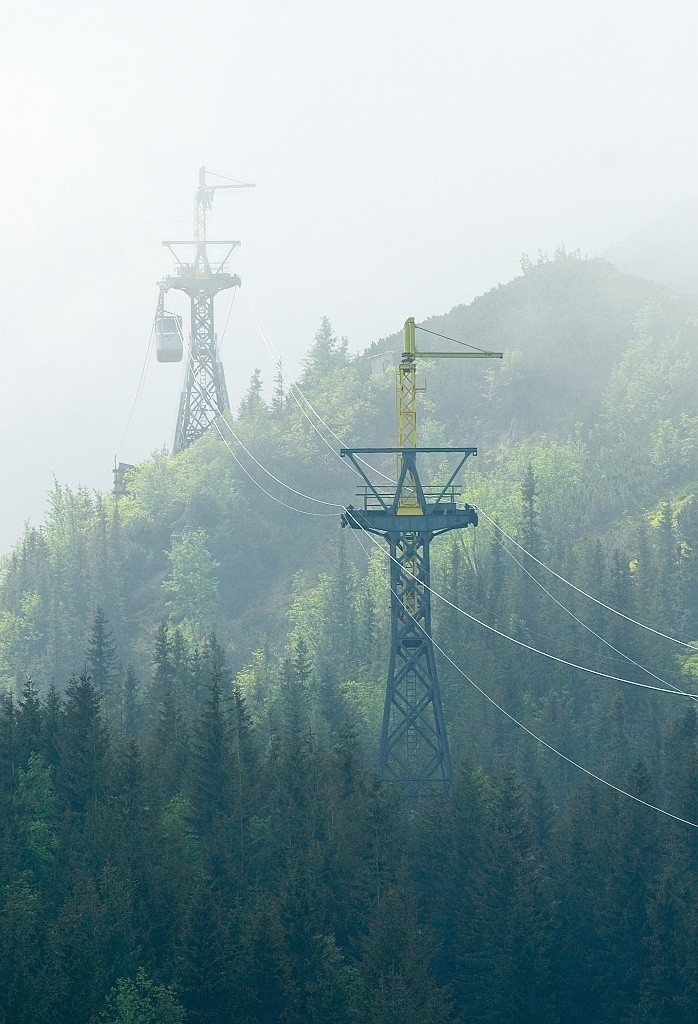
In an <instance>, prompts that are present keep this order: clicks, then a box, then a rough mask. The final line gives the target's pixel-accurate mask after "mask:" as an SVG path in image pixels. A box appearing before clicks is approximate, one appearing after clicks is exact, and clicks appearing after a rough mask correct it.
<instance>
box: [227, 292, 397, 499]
mask: <svg viewBox="0 0 698 1024" xmlns="http://www.w3.org/2000/svg"><path fill="white" fill-rule="evenodd" d="M240 288H241V291H242V293H243V295H244V296H245V300H246V302H247V304H248V306H249V307H250V312H251V313H252V316H253V318H254V321H255V324H256V325H257V330H258V331H259V333H260V336H261V338H262V341H263V342H264V344H265V346H266V349H267V352H268V353H269V355H270V356H271V358H272V360H273V362H274V365H275V366H276V367H277V369H278V371H279V373H280V374H281V378H282V380H283V381H284V383H285V384H286V386H287V387H288V388H289V390H290V393H291V394H292V395H293V398H294V400H295V402H296V405H297V406H298V408H299V409H300V410H301V412H302V413H303V415H304V416H305V418H306V419H307V421H308V423H310V425H311V427H312V428H313V430H314V431H315V432H316V434H317V435H318V437H319V438H320V440H321V441H322V442H323V443H324V444H326V445H327V447H328V448H329V449H330V451H331V452H332V454H333V455H335V456H336V455H337V451H336V450H335V448H334V447H333V446H332V445H331V444H330V442H329V441H328V440H327V438H326V437H325V436H324V435H323V434H322V432H321V431H320V430H319V429H318V427H317V425H316V424H315V423H313V421H312V420H311V419H310V417H309V416H308V413H307V412H306V409H305V407H304V406H303V405H301V403H300V401H299V400H298V397H297V395H300V397H301V398H302V399H303V402H304V403H305V404H306V405H307V407H308V408H309V409H310V410H311V412H312V413H313V414H314V415H315V416H316V417H317V418H318V420H319V421H320V423H322V425H323V427H324V428H325V430H327V431H328V433H330V434H331V435H332V437H333V438H334V439H335V441H337V443H338V444H339V446H340V448H343V447H344V446H345V445H344V442H343V441H342V439H341V437H339V436H338V435H337V434H336V433H335V432H334V430H333V429H332V427H331V426H330V425H329V424H328V423H327V422H326V421H325V420H324V419H323V418H322V416H321V415H320V413H319V412H318V411H317V409H316V408H315V406H314V405H313V403H312V402H311V401H310V399H309V398H308V397H307V396H306V395H305V394H304V393H303V391H302V390H301V388H300V385H299V384H297V383H296V382H295V381H292V380H289V379H288V378H287V377H285V376H284V373H283V368H282V365H281V357H280V355H279V352H278V349H277V348H276V346H275V345H274V343H273V342H272V340H271V338H270V337H269V335H268V333H267V331H266V329H265V327H264V325H263V324H262V321H261V320H260V318H259V317H258V316H257V313H256V311H255V309H254V307H253V305H252V301H251V299H250V297H249V295H248V294H247V291H246V289H245V288H244V287H243V286H242V285H241V286H240ZM359 462H361V463H362V464H363V465H364V466H366V468H367V469H370V470H371V471H372V472H373V473H376V474H377V475H378V476H381V477H383V479H384V480H387V481H388V482H389V483H392V484H394V483H395V481H394V480H393V478H392V477H390V476H386V474H385V473H382V472H381V471H380V470H379V469H377V468H376V467H375V466H371V465H370V464H369V463H368V462H366V461H365V460H364V459H359ZM342 463H343V464H344V465H345V466H346V465H348V463H347V462H346V461H345V460H344V459H342ZM349 468H350V469H351V472H352V473H354V475H355V476H359V477H360V474H359V473H357V472H356V470H355V469H353V468H352V467H351V465H349Z"/></svg>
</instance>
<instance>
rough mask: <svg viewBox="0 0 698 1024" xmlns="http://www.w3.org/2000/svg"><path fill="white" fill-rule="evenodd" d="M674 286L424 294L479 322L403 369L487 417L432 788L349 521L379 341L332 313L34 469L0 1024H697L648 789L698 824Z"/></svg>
mask: <svg viewBox="0 0 698 1024" xmlns="http://www.w3.org/2000/svg"><path fill="white" fill-rule="evenodd" d="M407 312H409V311H407ZM697 313H698V310H697V309H696V306H695V301H694V300H690V299H688V298H686V297H683V296H680V295H674V294H672V293H670V292H669V291H668V290H667V289H665V288H663V287H661V286H659V285H654V284H652V283H650V282H647V281H643V280H640V279H635V278H631V277H628V276H626V275H623V274H622V273H621V272H620V271H618V270H616V269H615V268H613V267H611V266H610V265H609V264H607V263H605V262H603V261H600V260H587V259H582V258H580V257H579V256H577V255H574V254H573V255H568V254H566V253H564V252H559V253H557V254H556V255H555V257H554V258H553V259H547V258H546V257H543V256H541V257H539V258H538V259H537V260H536V261H535V262H533V261H530V260H528V259H524V260H523V261H522V274H521V276H520V277H517V278H516V279H515V280H514V281H512V282H510V283H509V284H507V285H500V286H498V287H497V288H495V289H493V290H492V291H490V292H488V293H487V294H486V295H483V296H482V297H480V298H479V299H477V300H475V301H474V302H473V303H471V304H470V305H469V306H462V307H456V308H455V309H453V310H452V311H451V312H450V313H448V314H446V315H444V316H440V317H434V318H432V319H430V320H428V321H425V322H424V326H426V327H428V328H429V329H430V330H432V331H436V332H438V333H442V334H444V335H447V336H449V337H452V338H456V339H460V340H463V341H467V342H470V343H472V344H476V345H480V346H485V347H487V348H501V349H503V350H504V351H505V353H506V355H505V358H504V360H503V361H502V363H501V364H499V363H497V364H495V363H487V362H472V363H471V362H466V363H462V364H453V363H449V364H445V363H437V362H436V361H432V362H431V363H429V362H426V363H425V364H424V370H423V374H422V376H423V378H424V379H425V382H426V386H427V390H426V393H425V395H424V396H423V405H422V409H423V414H422V418H421V420H420V426H419V431H420V441H421V442H422V443H427V444H434V445H435V444H459V445H477V446H478V447H479V454H478V456H477V458H475V459H470V460H469V462H468V464H467V470H466V471H465V473H464V475H463V477H462V480H461V481H459V486H460V487H461V488H462V496H463V499H464V500H466V501H468V502H470V503H471V504H474V505H475V506H476V507H477V508H478V509H479V510H480V523H479V525H478V527H477V528H471V529H468V530H467V531H465V532H464V533H463V534H461V535H451V536H449V538H448V539H444V540H442V541H440V542H436V543H435V544H434V547H433V550H432V554H433V563H434V564H433V567H432V568H433V586H434V589H435V591H436V592H437V595H439V596H436V597H435V598H434V600H433V606H434V607H433V611H434V638H435V641H436V642H437V643H438V645H439V649H440V651H441V653H440V655H439V657H440V661H439V669H440V673H441V677H442V684H443V689H444V703H445V714H446V720H447V726H448V730H449V736H450V740H451V746H452V752H453V756H454V761H455V763H456V765H457V767H458V772H457V774H458V783H457V785H456V786H455V787H454V792H453V793H452V795H451V796H450V797H449V798H448V800H447V801H445V802H443V803H441V802H438V801H437V802H435V803H433V804H429V805H422V806H420V807H418V808H416V809H415V808H405V807H403V806H402V804H401V802H400V800H399V797H398V795H397V794H394V793H392V792H390V791H389V790H387V789H386V788H385V787H381V786H380V785H379V784H378V783H377V781H376V779H375V777H374V765H375V755H376V749H377V742H378V730H379V727H380V717H381V713H382V703H383V693H384V686H385V674H386V666H387V655H388V640H389V610H388V583H387V559H386V556H385V553H384V552H383V550H382V549H381V547H380V546H379V545H377V544H375V543H373V542H372V541H371V540H370V539H369V538H368V537H367V536H361V535H357V534H356V533H355V532H353V531H348V530H342V529H341V528H340V516H339V514H340V511H341V506H342V505H344V504H348V503H349V502H350V501H352V500H354V491H355V488H356V483H357V480H356V478H355V477H353V476H352V475H351V474H350V472H349V471H348V469H347V465H346V463H345V462H344V461H343V460H340V459H339V458H338V457H337V450H338V448H339V447H340V445H341V444H342V443H344V444H353V445H380V444H391V443H394V442H393V437H394V378H393V374H392V372H390V371H389V370H386V371H384V372H378V373H376V372H372V357H373V356H375V355H376V354H378V353H387V352H392V353H394V354H395V356H396V357H397V355H398V354H399V352H400V350H401V340H400V338H399V336H397V335H396V336H394V337H392V338H388V339H383V340H382V341H380V342H377V343H376V344H375V345H374V346H372V347H371V349H370V350H369V351H367V352H366V353H364V354H362V355H360V356H354V355H352V354H351V353H350V352H349V347H348V344H347V342H346V341H345V340H339V339H337V338H336V336H335V335H334V333H333V330H332V327H331V325H330V323H329V321H327V320H324V321H323V322H322V324H321V325H320V329H319V331H318V333H317V335H316V337H315V339H314V341H312V343H311V344H310V346H309V350H308V354H307V357H306V359H305V362H304V365H303V370H302V373H301V375H300V377H299V379H298V381H297V383H296V384H293V383H292V382H288V381H285V380H284V378H283V376H282V375H281V374H279V375H278V377H277V379H276V380H275V381H274V382H270V384H273V394H272V397H271V399H270V400H268V401H267V400H265V397H264V389H263V384H262V381H261V380H260V378H259V375H258V374H255V376H254V377H253V379H252V381H251V382H250V385H249V389H248V391H247V394H246V396H245V398H244V400H243V402H242V403H241V406H240V408H239V410H238V412H237V414H236V416H235V417H231V419H230V422H229V423H227V424H226V423H221V425H220V430H219V431H218V432H216V431H213V432H211V433H210V434H209V435H208V436H207V437H205V438H203V439H202V440H201V441H199V442H197V443H196V444H194V445H193V446H192V447H191V448H189V449H187V450H186V451H184V452H182V453H181V454H179V455H177V456H174V457H173V456H170V455H169V454H168V453H166V452H162V453H156V454H155V455H154V456H153V457H152V458H151V459H150V460H148V461H147V462H144V463H142V464H140V465H138V466H137V467H135V469H133V470H132V471H131V472H130V473H129V474H128V477H127V494H126V495H125V496H124V497H121V498H119V499H116V498H115V497H114V496H113V495H99V494H94V493H91V492H86V491H79V492H73V491H71V490H70V489H69V488H67V487H65V486H63V485H61V484H56V486H55V488H54V490H53V492H52V494H51V496H50V503H49V511H48V514H47V517H46V521H45V522H44V523H43V524H42V525H41V526H40V527H38V528H28V529H27V530H26V532H25V534H24V536H23V537H22V538H20V540H19V541H18V543H17V545H16V546H15V548H14V550H13V551H12V552H11V553H10V554H9V555H8V556H7V557H6V558H5V559H4V564H3V569H2V580H1V586H0V676H1V678H2V683H3V687H4V692H5V697H4V703H3V712H2V718H1V719H0V758H1V759H2V791H1V793H0V800H2V804H3V811H2V814H3V821H4V822H5V823H6V827H5V829H4V832H3V837H2V850H1V851H0V857H1V863H0V886H1V887H2V893H3V895H2V899H3V900H4V911H5V912H4V917H3V922H4V923H3V924H2V925H1V926H0V945H1V946H2V950H3V956H2V966H1V967H0V970H1V971H2V972H3V974H2V978H1V981H0V1019H3V1018H2V1013H4V1014H5V1019H7V1020H8V1021H13V1022H18V1024H21V1022H24V1021H26V1022H34V1021H39V1020H42V1021H43V1020H48V1019H50V1020H52V1021H53V1020H55V1021H57V1022H60V1021H63V1020H65V1021H66V1022H67V1021H71V1022H81V1021H85V1022H88V1021H91V1020H93V1019H101V1020H104V1021H111V1022H117V1021H124V1022H125V1021H127V1020H130V1019H134V1020H135V1019H139V1020H140V1019H141V1018H135V1017H134V1018H129V1017H128V1016H127V1015H126V1013H127V1010H128V1007H129V1006H139V1007H141V1011H142V1012H141V1016H142V1019H143V1020H153V1021H160V1020H162V1021H183V1020H187V1021H192V1022H194V1021H201V1022H203V1021H221V1024H222V1022H223V1021H226V1022H227V1021H230V1020H240V1021H245V1022H257V1021H259V1022H260V1024H261V1022H265V1024H266V1022H269V1021H289V1022H295V1021H298V1022H306V1021H326V1020H332V1021H338V1022H342V1021H347V1022H349V1021H351V1022H353V1021H357V1022H358V1021H365V1020H369V1021H376V1022H378V1021H381V1022H385V1021H387V1022H395V1024H398V1022H400V1024H401V1022H403V1021H405V1022H412V1021H414V1022H415V1024H417V1022H420V1024H430V1022H432V1021H433V1022H437V1021H444V1022H446V1021H461V1020H462V1021H477V1022H483V1024H484V1022H486V1021H505V1020H517V1021H531V1022H533V1021H536V1022H541V1021H543V1022H551V1024H552V1022H558V1021H559V1022H562V1021H565V1022H566V1024H567V1022H577V1021H578V1022H579V1024H582V1022H591V1021H593V1022H594V1024H596V1022H601V1021H608V1022H609V1024H610V1022H617V1021H627V1022H629V1024H640V1022H643V1024H644V1022H650V1021H659V1020H666V1021H677V1022H683V1021H686V1022H688V1021H692V1020H693V1019H695V1016H694V1015H695V1009H696V999H697V998H698V993H697V991H696V977H695V970H694V964H695V958H696V954H697V953H698V921H697V919H696V906H698V901H697V900H696V896H698V892H697V891H696V885H697V882H696V878H697V869H698V843H697V842H696V835H697V830H696V829H695V828H692V827H691V826H690V825H687V824H682V823H681V822H677V821H675V820H673V819H672V818H670V817H667V816H666V815H662V814H661V813H659V812H658V811H656V810H652V809H650V808H648V807H646V806H643V805H642V803H641V802H638V800H639V801H645V803H649V804H651V805H655V806H657V807H660V808H662V809H664V810H665V811H667V812H669V814H671V815H674V816H677V817H678V818H681V819H686V820H688V821H689V822H696V821H698V806H697V800H698V748H697V746H696V715H695V702H694V701H693V700H692V699H691V698H690V697H689V696H686V693H687V692H688V693H689V694H690V693H696V692H698V655H696V654H695V653H694V652H692V651H691V650H690V649H688V648H686V647H685V646H681V645H680V644H677V643H674V642H672V640H671V639H669V638H671V637H674V638H678V639H682V640H684V641H692V642H697V641H698V567H697V553H698V471H697V468H696V467H697V463H698V402H697V399H696V395H697V394H698V359H697V345H696V342H697V340H698V324H697V322H696V319H695V317H696V314H697ZM423 347H427V346H423ZM385 362H389V360H385ZM375 363H376V360H373V365H374V369H375ZM318 414H319V415H318ZM379 468H382V469H383V470H384V471H385V472H387V473H389V472H390V468H389V467H387V468H386V466H381V467H379ZM431 472H432V473H433V476H434V479H443V472H444V466H443V465H442V464H440V463H439V462H438V461H435V462H434V463H433V465H432V466H431ZM307 496H311V497H312V498H313V499H316V500H315V501H312V500H309V498H308V497H307ZM333 503H335V504H333ZM518 545H520V546H518ZM527 553H528V554H527ZM530 555H533V556H535V559H537V561H536V560H533V559H532V558H531V557H530ZM546 565H547V566H550V567H551V568H552V569H554V570H555V572H556V573H558V574H559V576H555V575H552V574H551V573H550V572H548V570H547V569H546V568H545V566H546ZM560 577H563V579H561V578H560ZM565 579H566V580H570V581H573V582H574V583H575V585H576V586H577V587H578V588H580V590H581V591H586V592H588V593H589V594H591V595H593V596H594V597H595V598H597V599H598V601H600V602H602V603H603V604H604V605H607V606H608V608H605V607H603V606H602V605H601V604H598V603H594V602H592V601H590V600H589V599H588V598H587V597H585V596H584V594H583V593H581V592H580V591H579V590H573V589H571V588H570V587H569V586H568V585H567V584H566V583H565V582H564V580H565ZM440 598H444V599H445V600H441V599H440ZM609 609H615V610H616V611H619V612H621V613H622V615H623V616H625V617H622V616H619V615H618V614H614V612H613V611H611V610H609ZM478 620H479V621H478ZM632 620H637V622H638V623H643V624H646V625H648V626H650V627H651V628H652V630H654V632H650V631H648V630H646V629H643V628H642V627H641V626H640V625H638V624H637V623H636V622H633V621H632ZM495 631H496V632H495ZM661 634H666V635H665V636H662V635H661ZM517 642H518V643H517ZM533 649H539V650H542V651H543V652H546V653H547V654H552V655H554V656H555V657H556V658H558V659H561V660H559V661H556V660H552V659H551V658H548V657H544V656H542V655H541V654H539V653H536V652H535V650H533ZM580 666H581V667H580ZM584 667H589V668H592V669H593V670H594V672H596V673H597V674H595V675H594V674H590V673H588V672H585V671H583V668H584ZM28 679H29V682H28V681H27V680H28ZM473 684H475V685H473ZM478 688H479V689H478ZM482 691H484V694H483V692H482ZM485 695H487V696H485ZM487 697H489V698H490V700H488V699H487ZM540 740H543V741H545V742H544V743H542V742H540ZM551 747H552V748H554V749H553V750H551V749H550V748H551ZM559 754H563V755H564V757H565V758H566V759H563V758H562V757H560V756H559ZM580 765H581V766H582V768H583V769H585V770H587V771H588V772H590V773H592V774H594V775H596V776H599V777H601V778H602V779H604V780H606V781H607V782H609V783H611V784H612V785H613V786H616V787H618V788H620V789H621V790H624V791H626V792H627V793H628V794H631V795H632V796H635V797H637V798H638V800H636V801H634V802H633V800H632V799H631V798H630V797H628V796H627V795H626V796H624V795H622V794H620V793H618V792H617V791H612V790H611V789H609V788H608V787H607V786H604V784H603V783H602V782H600V781H598V780H595V779H593V778H590V777H589V776H588V775H587V776H586V777H585V776H584V775H583V774H582V771H581V770H580V767H579V766H580ZM580 922H581V926H580ZM432 940H433V941H432ZM425 950H426V951H427V952H425ZM86 993H89V998H87V997H86ZM110 993H111V994H110ZM129 1001H130V1002H129ZM148 1013H150V1014H151V1016H150V1017H148V1016H147V1014H148ZM99 1014H102V1016H101V1017H98V1015H99ZM157 1014H159V1016H158V1015H157Z"/></svg>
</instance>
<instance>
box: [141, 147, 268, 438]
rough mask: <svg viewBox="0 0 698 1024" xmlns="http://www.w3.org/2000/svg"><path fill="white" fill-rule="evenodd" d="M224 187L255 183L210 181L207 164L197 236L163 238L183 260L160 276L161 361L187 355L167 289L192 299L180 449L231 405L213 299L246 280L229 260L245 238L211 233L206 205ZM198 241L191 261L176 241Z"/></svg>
mask: <svg viewBox="0 0 698 1024" xmlns="http://www.w3.org/2000/svg"><path fill="white" fill-rule="evenodd" d="M224 188H254V185H250V184H248V183H247V182H235V183H231V184H226V185H208V184H207V183H206V168H205V167H202V168H200V170H199V187H198V189H197V190H196V197H195V209H196V219H195V226H194V233H195V238H194V240H193V241H184V242H182V241H170V242H163V243H162V244H163V245H164V246H166V247H167V248H168V249H169V250H170V252H171V253H172V255H173V256H174V258H175V260H176V261H177V268H176V275H175V276H168V277H165V278H164V279H163V280H162V281H159V282H158V285H159V288H160V298H159V301H158V309H157V314H156V317H155V341H156V356H157V359H158V362H161V363H171V362H179V361H181V359H182V354H183V345H182V339H183V335H182V318H181V317H179V316H174V315H172V314H171V313H167V312H166V311H165V293H166V292H168V291H169V290H170V288H176V289H177V290H178V291H182V292H186V294H187V295H188V296H189V298H190V300H191V333H190V345H189V350H188V352H187V366H186V371H185V375H184V386H183V388H182V395H181V398H180V401H179V414H178V416H177V428H176V430H175V439H174V451H175V452H179V451H182V450H183V449H184V448H188V447H189V445H190V444H192V442H194V441H196V440H197V438H199V437H201V435H202V434H205V433H206V431H207V430H208V429H209V428H210V427H211V425H212V423H213V421H214V420H215V419H216V417H217V416H219V415H220V414H221V413H225V412H229V411H230V401H229V399H228V389H227V387H226V383H225V374H224V372H223V364H222V363H221V361H220V359H219V357H218V341H217V338H216V331H215V326H214V318H213V300H214V299H215V297H216V295H217V294H218V292H220V291H223V290H224V289H225V288H235V287H237V286H238V285H239V284H240V278H239V277H238V276H237V274H229V273H228V268H227V264H228V260H229V258H230V254H231V253H232V251H233V249H235V248H236V247H237V246H238V245H239V244H240V243H239V242H231V241H220V242H219V241H216V242H213V241H209V240H208V239H207V238H206V211H207V210H210V209H211V207H212V206H213V196H214V193H215V192H218V191H219V190H220V189H224ZM178 246H187V247H192V246H193V247H194V260H193V262H191V263H186V262H184V261H183V260H182V259H180V257H179V255H178V254H177V252H176V251H175V250H176V247H178ZM215 246H217V247H221V246H222V247H224V249H223V250H221V249H220V248H219V250H218V251H219V252H220V251H223V252H224V255H223V257H222V258H218V257H216V259H214V260H210V259H209V250H210V249H211V248H212V247H215Z"/></svg>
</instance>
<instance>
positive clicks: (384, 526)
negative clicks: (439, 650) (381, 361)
mask: <svg viewBox="0 0 698 1024" xmlns="http://www.w3.org/2000/svg"><path fill="white" fill-rule="evenodd" d="M415 328H417V329H418V330H422V331H425V332H426V333H427V334H435V333H436V332H434V331H428V330H426V328H424V327H419V326H418V325H416V324H415V321H414V317H410V318H409V320H406V321H405V328H404V338H405V344H404V349H405V350H404V352H403V353H402V359H401V361H400V364H399V366H398V367H397V392H398V394H397V401H398V409H397V414H398V443H397V447H396V448H342V449H340V455H341V456H343V457H346V458H348V459H349V460H350V462H351V463H352V465H353V466H354V468H355V469H356V470H357V472H358V473H359V474H360V475H361V476H362V477H363V479H364V487H363V488H362V489H361V491H360V492H359V496H360V498H361V504H362V506H363V507H362V508H360V509H355V508H354V507H353V506H352V505H349V506H348V507H347V509H346V511H345V512H344V513H343V514H342V526H349V527H351V528H352V529H354V530H366V531H367V532H368V533H375V534H378V535H379V536H381V537H383V539H384V540H385V541H387V543H388V548H389V551H390V591H391V593H390V611H391V616H390V620H391V627H390V628H391V648H390V666H389V669H388V683H387V689H386V695H385V708H384V712H383V728H382V731H381V742H380V759H379V769H380V774H381V776H382V777H384V778H390V779H392V780H394V781H395V782H397V783H398V784H399V785H400V786H401V787H402V788H403V789H404V790H405V792H406V794H407V796H408V797H410V798H414V797H417V796H420V795H422V794H425V793H428V792H436V791H439V790H441V791H443V790H444V789H446V790H447V789H449V788H450V786H451V783H452V779H453V775H452V770H451V756H450V753H449V749H448V737H447V735H446V726H445V724H444V713H443V707H442V703H441V690H440V687H439V678H438V674H437V671H436V659H435V657H434V645H433V643H432V638H431V590H430V587H431V570H430V564H429V546H430V544H431V541H432V539H433V538H434V537H438V536H439V535H440V534H442V533H447V532H448V531H449V530H462V529H464V528H465V527H467V526H477V514H476V512H475V510H474V509H473V508H472V507H471V506H470V505H467V504H465V505H459V504H458V502H457V495H456V487H455V480H456V478H457V476H458V474H459V473H460V471H461V469H462V468H463V466H464V464H465V461H466V459H467V458H468V457H469V456H470V455H477V448H418V447H417V390H418V389H417V377H416V363H415V361H416V359H418V358H428V359H453V358H456V359H457V358H461V359H501V358H502V353H501V352H488V351H485V350H484V349H478V348H476V347H475V346H474V345H466V347H467V348H469V349H471V351H469V352H419V351H417V348H416V345H415ZM436 336H437V337H445V335H436ZM446 340H448V341H455V339H453V338H448V339H446ZM456 344H460V345H465V343H464V342H456ZM432 453H434V454H444V455H449V454H450V455H456V456H458V458H457V460H456V464H455V468H454V469H453V472H452V473H451V475H450V476H449V478H448V481H447V482H446V483H445V484H444V485H443V486H441V484H439V485H438V486H435V487H424V486H423V484H422V481H421V479H420V476H419V472H418V469H417V456H418V455H422V454H424V455H428V454H432ZM381 454H395V455H397V468H398V476H397V482H396V485H395V487H394V488H392V487H391V488H387V487H384V486H377V485H375V484H373V483H372V482H371V480H370V479H369V477H368V476H367V474H366V469H365V464H364V463H363V462H362V460H361V458H360V456H361V455H381Z"/></svg>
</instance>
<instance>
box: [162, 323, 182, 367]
mask: <svg viewBox="0 0 698 1024" xmlns="http://www.w3.org/2000/svg"><path fill="white" fill-rule="evenodd" d="M155 355H156V357H157V361H158V362H159V363H180V362H181V361H182V318H181V316H161V317H158V319H157V320H156V321H155Z"/></svg>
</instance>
